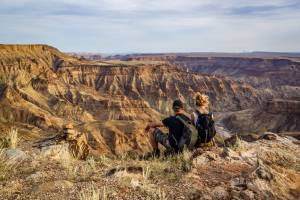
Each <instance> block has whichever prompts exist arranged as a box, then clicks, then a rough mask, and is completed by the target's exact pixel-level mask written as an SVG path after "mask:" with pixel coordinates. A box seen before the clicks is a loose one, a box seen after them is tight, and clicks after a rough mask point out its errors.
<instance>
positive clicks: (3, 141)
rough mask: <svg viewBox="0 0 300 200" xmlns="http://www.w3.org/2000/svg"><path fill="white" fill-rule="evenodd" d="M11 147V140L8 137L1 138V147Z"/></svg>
mask: <svg viewBox="0 0 300 200" xmlns="http://www.w3.org/2000/svg"><path fill="white" fill-rule="evenodd" d="M8 147H9V140H8V137H2V138H0V149H3V148H8Z"/></svg>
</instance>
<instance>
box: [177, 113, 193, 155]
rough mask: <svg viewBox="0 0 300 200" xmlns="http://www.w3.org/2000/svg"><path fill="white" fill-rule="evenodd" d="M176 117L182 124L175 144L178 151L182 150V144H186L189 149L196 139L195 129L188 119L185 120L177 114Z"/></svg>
mask: <svg viewBox="0 0 300 200" xmlns="http://www.w3.org/2000/svg"><path fill="white" fill-rule="evenodd" d="M176 119H177V120H179V121H180V122H181V123H182V124H183V125H184V126H183V130H182V136H181V138H180V140H179V141H178V145H177V146H178V150H179V152H182V151H183V149H184V146H187V147H188V148H189V149H192V148H193V147H194V146H195V144H196V142H197V140H198V133H197V130H196V129H195V127H194V125H193V124H192V123H191V122H190V121H185V120H184V119H183V118H181V117H180V116H178V115H177V116H176Z"/></svg>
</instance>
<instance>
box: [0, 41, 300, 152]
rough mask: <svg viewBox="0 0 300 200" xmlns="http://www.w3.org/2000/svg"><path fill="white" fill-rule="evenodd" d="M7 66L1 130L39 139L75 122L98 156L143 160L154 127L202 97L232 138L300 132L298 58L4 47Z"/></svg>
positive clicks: (0, 82) (0, 92)
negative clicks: (82, 53)
mask: <svg viewBox="0 0 300 200" xmlns="http://www.w3.org/2000/svg"><path fill="white" fill-rule="evenodd" d="M96 58H98V57H96ZM0 61H1V62H0V104H1V107H0V121H1V127H0V128H1V130H3V131H4V130H6V129H7V128H8V127H10V126H11V125H12V124H13V125H15V126H17V127H18V128H19V130H20V132H21V133H22V135H23V137H25V138H28V139H32V140H35V139H39V138H43V137H47V136H51V135H55V134H57V133H58V132H60V131H61V130H62V127H63V126H64V125H65V124H69V123H71V124H74V126H75V127H76V129H78V130H80V131H81V132H84V133H85V134H87V136H88V141H89V143H90V145H91V146H92V147H93V149H94V150H95V151H97V152H99V154H122V153H124V152H130V151H133V152H137V153H144V152H147V151H149V148H150V145H149V141H148V137H147V135H145V134H146V133H145V131H144V128H145V127H146V125H147V123H149V122H153V121H159V120H161V119H163V118H164V117H166V116H168V115H170V114H171V113H172V111H171V104H172V101H173V100H174V99H181V100H182V101H183V102H185V104H186V108H185V109H186V111H187V112H189V111H191V110H192V109H193V105H194V102H193V96H194V94H195V93H196V92H202V93H205V94H207V95H208V96H209V97H210V102H211V106H210V108H211V111H213V112H214V113H216V117H217V120H218V122H219V123H218V124H221V126H224V127H225V128H226V129H228V130H229V132H230V131H231V132H239V131H240V132H241V134H242V133H245V134H246V133H253V132H254V133H256V134H259V133H262V132H264V131H275V132H298V131H299V125H298V124H299V123H298V122H299V100H300V90H299V88H300V87H299V85H300V77H299V75H300V64H299V63H300V62H299V61H297V59H296V58H292V59H289V58H284V59H283V58H280V59H277V58H276V59H274V58H265V59H263V58H244V57H236V58H231V57H223V58H222V57H221V58H219V57H216V58H214V57H213V58H209V57H193V56H186V57H184V56H174V55H172V56H163V55H159V56H134V55H133V56H127V57H126V59H124V58H122V59H113V58H111V59H110V60H108V59H103V60H88V59H79V58H76V57H74V56H71V55H68V54H65V53H62V52H60V51H59V50H58V49H56V48H54V47H51V46H47V45H0ZM276 99H277V100H276ZM274 102H275V103H274ZM250 119H251V120H250ZM253 124H255V126H254V125H253ZM221 128H222V127H221Z"/></svg>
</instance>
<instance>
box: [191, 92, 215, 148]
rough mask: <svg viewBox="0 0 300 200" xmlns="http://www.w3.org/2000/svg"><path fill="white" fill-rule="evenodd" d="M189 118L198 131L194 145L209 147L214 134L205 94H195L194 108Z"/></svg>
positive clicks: (211, 115) (211, 116)
mask: <svg viewBox="0 0 300 200" xmlns="http://www.w3.org/2000/svg"><path fill="white" fill-rule="evenodd" d="M191 120H192V122H193V124H194V125H195V127H196V129H197V132H198V139H197V142H196V144H195V147H211V146H213V145H214V142H213V138H214V136H215V135H216V129H215V126H214V119H213V114H212V113H211V112H209V98H208V96H207V95H205V94H201V93H197V94H196V95H195V109H194V111H193V112H192V114H191Z"/></svg>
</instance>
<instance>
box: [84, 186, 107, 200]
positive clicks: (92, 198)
mask: <svg viewBox="0 0 300 200" xmlns="http://www.w3.org/2000/svg"><path fill="white" fill-rule="evenodd" d="M79 199H80V200H100V199H101V200H108V199H109V195H108V192H107V190H106V187H103V190H102V193H101V190H100V189H96V188H95V187H94V186H93V185H90V186H89V187H88V188H87V189H86V190H84V191H81V192H80V194H79Z"/></svg>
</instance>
